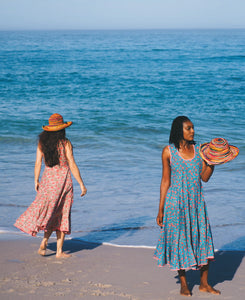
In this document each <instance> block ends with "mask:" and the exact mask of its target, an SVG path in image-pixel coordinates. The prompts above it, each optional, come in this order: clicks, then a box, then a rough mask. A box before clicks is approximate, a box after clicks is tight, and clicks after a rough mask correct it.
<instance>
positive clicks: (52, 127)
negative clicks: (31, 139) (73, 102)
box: [42, 121, 72, 131]
mask: <svg viewBox="0 0 245 300" xmlns="http://www.w3.org/2000/svg"><path fill="white" fill-rule="evenodd" d="M71 124H72V122H71V121H69V122H66V123H63V124H61V125H54V126H51V125H46V126H42V129H43V130H45V131H59V130H62V129H65V128H67V127H69V126H71Z"/></svg>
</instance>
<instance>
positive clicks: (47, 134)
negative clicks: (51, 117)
mask: <svg viewBox="0 0 245 300" xmlns="http://www.w3.org/2000/svg"><path fill="white" fill-rule="evenodd" d="M65 140H66V133H65V129H62V130H59V131H45V130H44V131H43V132H41V133H40V134H39V145H40V146H41V150H42V152H43V154H44V160H45V164H46V165H47V166H48V167H54V166H56V165H59V151H58V146H59V142H60V141H65Z"/></svg>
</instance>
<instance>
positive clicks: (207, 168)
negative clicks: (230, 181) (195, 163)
mask: <svg viewBox="0 0 245 300" xmlns="http://www.w3.org/2000/svg"><path fill="white" fill-rule="evenodd" d="M213 171H214V165H208V164H207V163H206V162H205V161H204V160H203V162H202V172H201V179H202V181H204V182H208V181H209V179H210V177H211V176H212V174H213Z"/></svg>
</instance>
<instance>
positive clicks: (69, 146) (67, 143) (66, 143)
mask: <svg viewBox="0 0 245 300" xmlns="http://www.w3.org/2000/svg"><path fill="white" fill-rule="evenodd" d="M65 147H66V148H67V149H70V150H72V143H71V142H70V140H68V139H66V141H65Z"/></svg>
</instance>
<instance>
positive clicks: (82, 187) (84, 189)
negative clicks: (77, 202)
mask: <svg viewBox="0 0 245 300" xmlns="http://www.w3.org/2000/svg"><path fill="white" fill-rule="evenodd" d="M81 191H82V193H81V197H82V196H84V195H86V194H87V189H86V187H85V186H81Z"/></svg>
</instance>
